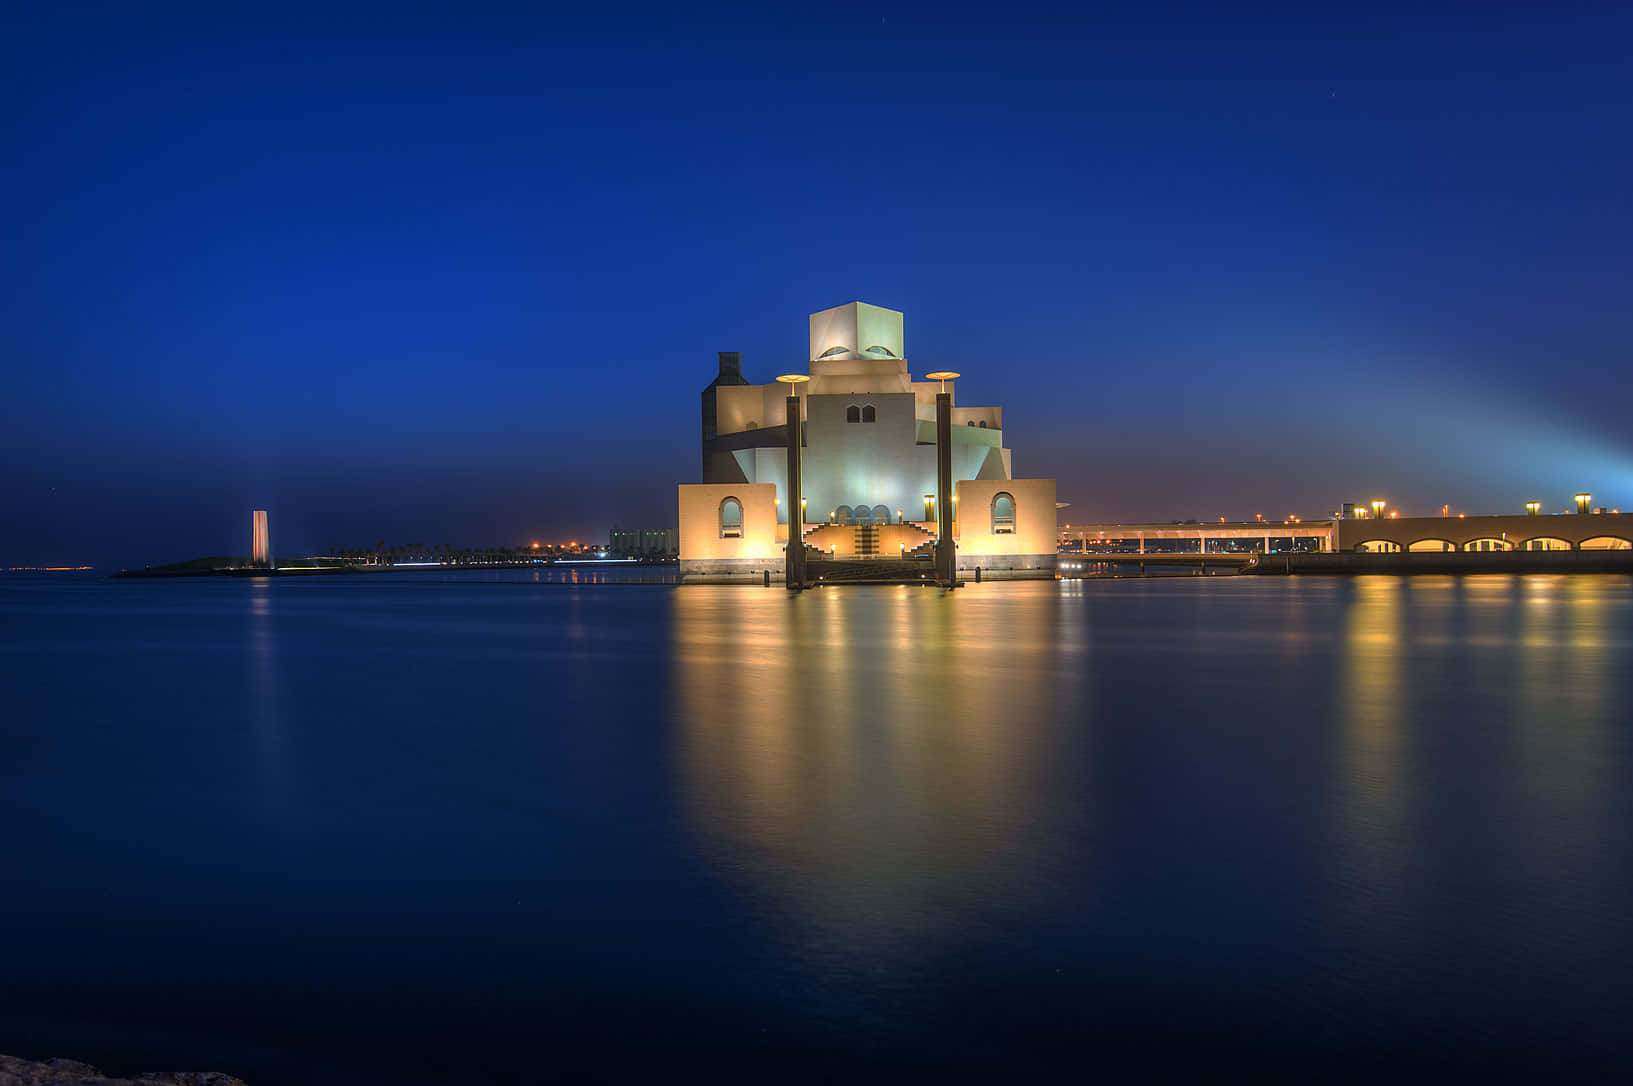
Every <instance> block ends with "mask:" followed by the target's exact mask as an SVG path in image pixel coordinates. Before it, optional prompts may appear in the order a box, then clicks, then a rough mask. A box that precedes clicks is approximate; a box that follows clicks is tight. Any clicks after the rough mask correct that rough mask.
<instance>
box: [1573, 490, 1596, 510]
mask: <svg viewBox="0 0 1633 1086" xmlns="http://www.w3.org/2000/svg"><path fill="white" fill-rule="evenodd" d="M1592 505H1593V495H1592V494H1578V495H1577V496H1576V511H1577V512H1578V513H1586V512H1588V510H1589V507H1591V506H1592Z"/></svg>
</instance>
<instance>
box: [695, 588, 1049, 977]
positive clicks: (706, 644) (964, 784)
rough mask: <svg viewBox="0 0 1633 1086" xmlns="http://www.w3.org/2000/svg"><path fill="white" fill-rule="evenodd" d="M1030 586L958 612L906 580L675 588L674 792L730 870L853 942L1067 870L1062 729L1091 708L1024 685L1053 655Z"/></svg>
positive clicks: (993, 900) (1019, 892)
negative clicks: (1057, 747)
mask: <svg viewBox="0 0 1633 1086" xmlns="http://www.w3.org/2000/svg"><path fill="white" fill-rule="evenodd" d="M1011 587H1012V588H1015V589H1019V588H1020V586H1011ZM1036 590H1037V591H1038V592H1039V595H1038V596H1037V597H1036V598H1035V599H1034V598H1032V597H1027V598H1021V597H1020V595H1019V593H1017V592H1012V593H1011V594H1009V595H1007V596H1005V597H1003V598H998V597H988V598H984V599H983V598H977V597H973V596H972V597H971V598H969V599H967V600H964V601H962V602H961V606H960V607H959V608H958V609H957V611H956V612H955V611H954V609H952V608H950V607H948V606H946V605H945V601H944V600H943V599H941V598H940V597H939V596H936V595H933V594H930V593H924V592H919V591H915V590H911V589H908V588H905V587H895V588H880V589H877V590H876V591H871V592H869V593H868V594H867V595H865V596H864V595H860V594H854V593H852V594H833V593H818V594H811V595H808V596H805V597H802V598H799V599H797V600H793V601H791V600H789V599H786V598H784V597H783V596H782V595H781V594H780V593H764V592H758V591H752V590H750V591H745V590H743V589H741V588H729V587H714V586H700V587H691V588H687V589H684V590H681V591H679V592H677V593H676V594H675V597H674V599H675V604H674V612H673V622H672V629H671V638H672V643H673V646H674V654H673V663H672V680H671V682H672V689H673V691H674V697H675V702H674V705H673V712H672V717H673V719H674V720H675V722H676V729H677V743H678V749H677V751H676V763H677V770H678V773H679V786H680V792H681V795H682V798H683V803H684V805H685V807H686V809H687V810H688V811H689V812H690V815H691V817H692V820H693V822H694V824H695V825H696V826H697V828H698V830H699V832H700V834H701V835H702V836H703V838H704V839H705V841H707V842H709V844H710V846H711V847H712V849H713V851H715V853H716V854H717V855H718V856H719V857H720V863H719V865H718V869H719V870H721V871H725V872H728V873H730V875H731V877H733V878H736V879H741V880H744V881H745V882H746V884H747V886H746V888H747V889H748V890H750V891H752V892H755V893H757V894H764V895H767V896H768V897H769V899H770V900H772V901H774V902H775V903H776V905H777V907H778V908H780V909H786V910H788V911H789V912H790V913H793V914H796V915H797V916H798V917H799V918H800V919H801V920H802V921H803V922H804V923H805V924H806V925H808V926H809V927H811V928H814V929H815V933H816V934H817V935H819V936H832V937H833V938H834V939H835V940H837V941H838V942H839V943H840V944H842V945H844V946H846V947H848V948H851V950H852V951H857V950H864V949H866V948H869V947H875V948H877V947H881V946H884V945H887V944H892V945H893V944H896V943H897V942H898V941H900V940H903V939H907V940H912V941H918V940H922V939H931V940H933V939H934V938H935V935H936V933H935V932H934V930H933V919H934V917H935V916H937V915H940V914H941V913H942V911H943V910H955V909H956V910H983V909H998V908H1003V907H1004V905H1005V904H1006V903H1009V902H1013V901H1015V900H1017V899H1018V898H1022V897H1025V896H1026V895H1028V894H1033V893H1036V892H1037V890H1038V886H1039V885H1040V884H1042V883H1044V882H1047V881H1048V880H1049V879H1050V878H1052V877H1057V876H1058V874H1059V872H1058V866H1059V864H1060V863H1063V862H1065V860H1064V858H1063V857H1062V856H1061V855H1060V854H1059V851H1060V850H1061V849H1062V848H1064V847H1065V845H1066V844H1067V842H1066V841H1065V840H1064V838H1065V837H1067V836H1068V835H1066V834H1063V833H1061V832H1059V831H1058V830H1057V829H1054V828H1052V826H1051V822H1052V820H1054V819H1055V818H1057V817H1059V815H1060V812H1061V811H1063V810H1065V809H1070V808H1072V807H1073V805H1072V804H1070V803H1066V802H1064V801H1063V799H1062V796H1063V795H1067V794H1070V792H1069V790H1070V789H1071V788H1072V787H1073V786H1072V784H1071V783H1070V782H1069V781H1068V780H1067V779H1066V778H1065V776H1064V774H1066V773H1069V772H1073V771H1075V769H1076V768H1080V752H1079V751H1076V750H1074V751H1073V757H1072V758H1070V759H1068V758H1063V757H1060V756H1059V752H1055V753H1053V754H1052V753H1051V750H1050V747H1049V744H1050V743H1051V742H1055V741H1060V740H1062V738H1063V733H1062V732H1061V731H1059V730H1057V729H1055V728H1053V727H1051V726H1050V725H1049V722H1050V721H1053V720H1056V719H1058V718H1060V717H1062V716H1064V717H1066V718H1068V719H1074V718H1076V716H1077V714H1078V712H1079V709H1080V707H1079V706H1078V705H1076V704H1075V703H1073V702H1072V699H1071V698H1070V697H1062V696H1061V695H1060V691H1059V688H1058V685H1057V684H1055V683H1053V682H1047V681H1043V680H1042V679H1038V678H1036V675H1034V679H1035V680H1036V681H1029V680H1028V678H1027V676H1028V675H1033V674H1034V672H1036V673H1037V674H1043V673H1048V674H1051V675H1052V674H1053V669H1054V668H1055V667H1056V666H1057V665H1058V656H1057V654H1058V651H1059V649H1058V646H1057V645H1056V644H1055V642H1054V641H1052V640H1051V638H1050V637H1049V636H1045V635H1041V634H1040V632H1039V631H1040V630H1054V629H1056V628H1057V619H1058V615H1057V614H1056V612H1058V611H1059V609H1060V608H1061V606H1062V604H1061V600H1060V598H1059V596H1058V595H1056V594H1055V592H1054V586H1053V584H1050V585H1047V586H1045V585H1041V584H1040V585H1037V586H1036ZM1045 593H1046V595H1045ZM995 643H998V644H1004V645H1005V646H1006V650H1005V652H1003V653H996V652H994V650H993V645H994V644H995ZM1067 766H1071V767H1073V768H1072V769H1068V768H1066V767H1067ZM1077 844H1078V845H1079V847H1081V841H1079V842H1077ZM927 924H930V925H931V926H930V928H928V929H927V928H926V925H927Z"/></svg>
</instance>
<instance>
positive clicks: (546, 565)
mask: <svg viewBox="0 0 1633 1086" xmlns="http://www.w3.org/2000/svg"><path fill="white" fill-rule="evenodd" d="M208 561H211V560H210V559H194V560H193V561H192V562H178V563H175V564H174V565H168V566H152V567H149V568H146V569H122V570H119V571H118V572H116V573H113V574H110V576H112V577H117V578H121V579H125V578H132V579H159V580H173V579H177V578H182V579H189V578H195V577H331V576H342V575H344V576H353V575H358V574H377V573H450V572H456V571H464V572H470V571H475V570H489V569H562V568H566V569H578V568H581V567H585V566H592V567H593V566H612V567H616V568H620V569H632V568H650V567H654V566H675V565H676V564H677V563H676V562H674V561H673V560H658V561H645V560H641V559H622V558H583V559H572V558H569V559H564V560H551V561H521V562H469V563H462V562H451V563H441V562H430V563H417V562H416V563H413V564H402V565H360V564H346V565H333V566H282V567H273V568H271V569H256V568H254V567H251V566H211V565H200V564H196V563H200V562H208Z"/></svg>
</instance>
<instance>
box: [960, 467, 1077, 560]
mask: <svg viewBox="0 0 1633 1086" xmlns="http://www.w3.org/2000/svg"><path fill="white" fill-rule="evenodd" d="M1000 492H1002V493H1007V494H1009V495H1011V496H1012V497H1014V499H1015V531H1014V532H1013V533H1007V532H1006V533H1003V534H998V533H995V532H993V530H992V500H993V498H995V497H996V496H997V495H998V494H999V493H1000ZM954 493H955V494H957V495H958V514H957V516H958V521H957V524H956V525H955V526H954V535H955V537H956V538H957V540H958V560H959V563H960V564H961V565H963V564H965V563H966V561H968V560H973V559H974V558H976V557H985V556H989V555H990V556H1000V555H1049V556H1051V557H1052V556H1053V555H1054V554H1055V553H1056V550H1057V542H1056V531H1055V481H1054V480H1053V479H966V480H964V481H962V482H960V483H959V484H958V485H957V487H956V488H955V489H954ZM970 564H974V563H973V561H971V562H970Z"/></svg>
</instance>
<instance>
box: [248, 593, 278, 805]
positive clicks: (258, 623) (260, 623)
mask: <svg viewBox="0 0 1633 1086" xmlns="http://www.w3.org/2000/svg"><path fill="white" fill-rule="evenodd" d="M246 587H247V590H248V592H249V626H250V629H249V642H248V646H249V686H248V690H249V707H248V708H249V713H248V716H249V721H250V728H251V730H252V731H253V732H254V740H255V748H256V766H257V768H258V771H259V774H260V778H261V787H262V790H263V794H264V796H265V797H266V800H267V802H268V803H273V802H276V801H278V800H279V798H280V797H281V795H282V789H283V757H284V750H283V748H284V725H283V708H282V693H283V682H284V679H283V675H282V673H281V668H280V665H279V658H278V635H277V630H276V628H275V626H274V618H273V592H274V591H275V590H274V588H273V585H272V582H271V581H270V580H266V579H263V578H259V577H257V578H252V579H250V580H249V581H248V582H247V585H246Z"/></svg>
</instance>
